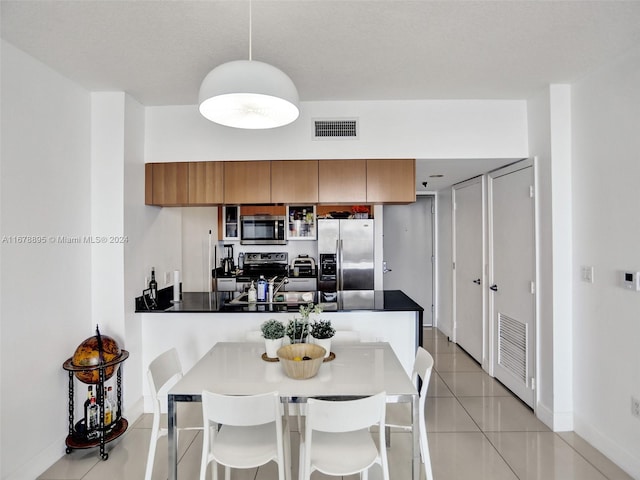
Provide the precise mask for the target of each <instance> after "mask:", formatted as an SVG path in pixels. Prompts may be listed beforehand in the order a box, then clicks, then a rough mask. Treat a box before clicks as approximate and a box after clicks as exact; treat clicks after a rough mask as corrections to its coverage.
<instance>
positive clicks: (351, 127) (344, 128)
mask: <svg viewBox="0 0 640 480" xmlns="http://www.w3.org/2000/svg"><path fill="white" fill-rule="evenodd" d="M357 138H358V120H357V119H355V118H348V119H314V120H313V139H314V140H354V139H357Z"/></svg>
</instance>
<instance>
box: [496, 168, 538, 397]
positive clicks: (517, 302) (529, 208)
mask: <svg viewBox="0 0 640 480" xmlns="http://www.w3.org/2000/svg"><path fill="white" fill-rule="evenodd" d="M517 165H518V164H517ZM519 165H521V166H511V167H510V168H509V167H507V168H506V169H502V170H500V171H499V172H495V173H494V174H492V175H491V176H490V184H489V195H490V209H491V211H490V222H491V245H490V251H491V265H492V275H491V277H492V278H491V280H490V290H491V291H490V293H489V296H490V302H491V321H492V331H493V345H492V347H493V354H492V358H493V374H494V376H495V377H496V378H497V379H498V380H500V381H501V382H502V383H504V384H505V385H506V386H507V387H508V388H509V389H510V390H511V391H512V392H513V393H515V394H516V395H517V396H518V397H520V399H522V400H523V401H524V402H525V403H526V404H528V405H529V406H531V407H533V406H534V399H535V394H534V389H533V378H534V376H535V361H534V360H535V355H534V353H535V340H536V338H535V334H536V325H535V280H536V273H535V262H536V258H535V250H536V249H535V199H534V191H535V189H534V171H533V164H532V162H531V161H526V162H525V163H524V164H519ZM522 167H525V168H522Z"/></svg>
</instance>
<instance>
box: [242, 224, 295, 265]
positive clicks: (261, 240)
mask: <svg viewBox="0 0 640 480" xmlns="http://www.w3.org/2000/svg"><path fill="white" fill-rule="evenodd" d="M285 228H286V224H285V218H284V216H283V215H244V216H241V217H240V243H241V244H244V245H286V243H287V240H286V238H285ZM245 261H246V259H245Z"/></svg>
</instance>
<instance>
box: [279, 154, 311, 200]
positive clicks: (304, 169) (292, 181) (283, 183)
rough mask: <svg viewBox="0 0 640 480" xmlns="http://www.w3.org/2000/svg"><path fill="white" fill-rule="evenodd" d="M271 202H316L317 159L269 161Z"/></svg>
mask: <svg viewBox="0 0 640 480" xmlns="http://www.w3.org/2000/svg"><path fill="white" fill-rule="evenodd" d="M271 202H272V203H299V202H304V203H317V202H318V161H317V160H274V161H272V162H271Z"/></svg>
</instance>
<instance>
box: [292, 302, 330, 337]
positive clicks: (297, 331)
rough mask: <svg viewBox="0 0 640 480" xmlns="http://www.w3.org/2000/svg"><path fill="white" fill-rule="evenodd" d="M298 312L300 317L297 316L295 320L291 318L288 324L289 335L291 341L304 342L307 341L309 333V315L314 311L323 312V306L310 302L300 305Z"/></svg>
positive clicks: (316, 312)
mask: <svg viewBox="0 0 640 480" xmlns="http://www.w3.org/2000/svg"><path fill="white" fill-rule="evenodd" d="M298 313H299V314H300V318H298V317H295V318H294V319H293V320H289V323H288V324H287V337H289V339H290V340H291V343H302V342H304V341H305V338H306V336H307V335H308V334H309V317H310V316H311V314H313V313H315V314H318V313H322V307H321V306H320V305H314V304H313V303H308V304H307V305H300V307H299V308H298Z"/></svg>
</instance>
